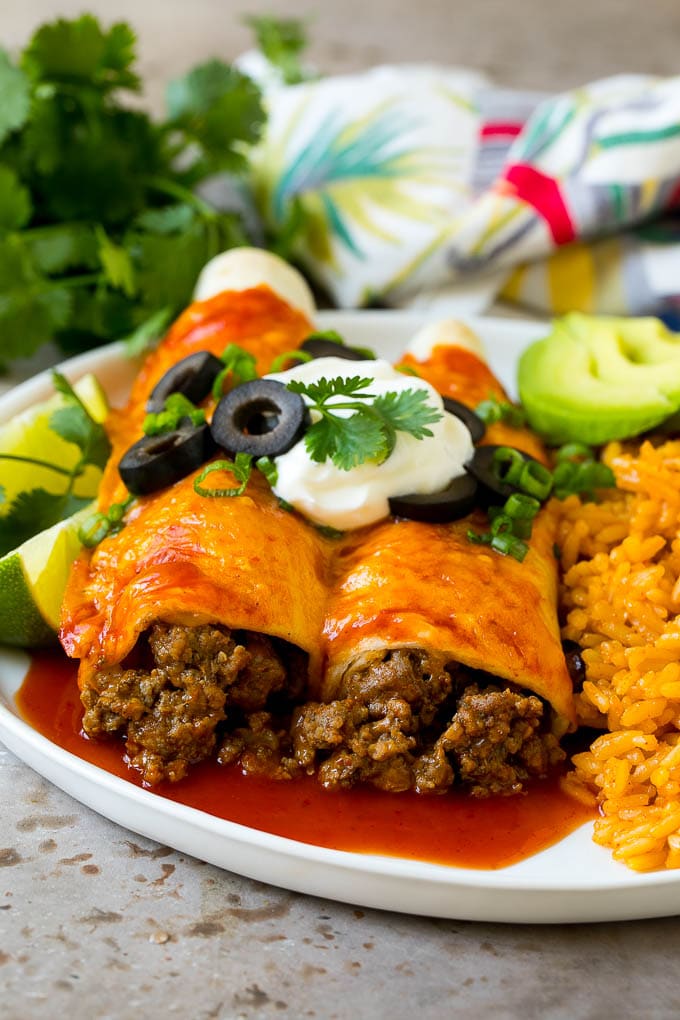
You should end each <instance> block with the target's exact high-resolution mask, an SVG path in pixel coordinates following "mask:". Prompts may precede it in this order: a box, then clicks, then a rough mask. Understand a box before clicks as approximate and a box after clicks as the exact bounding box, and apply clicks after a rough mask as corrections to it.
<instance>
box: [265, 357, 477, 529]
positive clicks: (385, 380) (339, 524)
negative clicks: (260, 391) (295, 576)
mask: <svg viewBox="0 0 680 1020" xmlns="http://www.w3.org/2000/svg"><path fill="white" fill-rule="evenodd" d="M358 374H361V375H362V376H363V377H365V378H370V379H371V386H370V387H369V388H368V392H370V393H373V394H375V395H376V396H378V395H382V394H385V393H393V392H399V391H401V390H413V389H422V390H425V391H426V392H427V395H428V399H427V402H428V404H429V405H430V406H431V407H433V408H436V409H437V410H439V411H441V412H442V417H441V418H440V419H439V421H437V422H434V423H433V424H431V425H429V426H428V428H429V429H430V430H431V431H432V433H433V435H432V437H431V438H429V437H426V438H425V439H415V438H414V437H413V436H411V435H409V434H408V433H406V432H397V440H396V445H395V447H394V450H393V451H392V453H391V454H390V456H389V457H388V458H387V460H385V461H383V463H382V464H372V463H364V464H360V465H359V466H358V467H355V468H352V470H351V471H342V470H341V469H340V468H338V467H336V466H335V464H333V463H332V461H330V460H326V461H324V462H323V463H322V464H317V463H316V462H315V461H313V460H312V459H311V457H310V456H309V454H308V453H307V450H306V448H305V444H304V440H301V441H300V442H298V443H296V444H295V446H293V447H292V449H290V450H289V451H288V453H284V454H282V455H281V456H280V457H277V458H276V467H277V471H278V480H277V482H276V485H275V486H274V492H275V493H276V495H277V496H279V497H280V498H281V499H283V500H285V501H286V502H287V503H290V504H291V505H292V506H294V507H295V508H296V510H299V511H300V513H302V514H304V515H305V516H306V517H308V518H309V519H310V520H312V521H314V522H315V523H317V524H323V525H326V526H328V527H331V528H337V529H338V530H339V531H347V530H349V529H350V528H361V527H363V526H364V525H366V524H373V523H374V521H379V520H381V519H382V518H384V517H387V516H388V515H389V512H390V510H389V504H388V499H389V498H390V497H391V496H404V495H406V494H408V493H416V492H417V493H431V492H439V491H440V490H441V489H443V488H444V487H445V486H446V485H448V483H449V482H450V481H451V480H452V479H453V478H457V477H459V476H460V475H463V474H464V473H465V467H464V465H465V463H466V462H467V461H468V460H469V459H470V458H471V457H472V454H473V443H472V439H471V437H470V433H469V432H468V430H467V428H466V427H465V425H464V424H463V423H462V421H460V419H458V418H456V417H455V416H454V415H452V414H448V413H447V412H446V411H444V405H443V401H442V398H441V397H440V395H439V394H438V393H437V391H436V390H435V389H434V387H433V386H430V384H429V383H428V382H426V381H425V380H424V379H419V378H417V377H416V376H410V375H404V373H403V372H398V371H397V370H396V369H395V368H393V367H392V365H390V364H389V362H387V361H382V360H377V361H361V362H356V361H347V360H346V359H344V358H317V359H315V360H314V361H310V362H307V363H306V364H302V365H296V366H295V367H294V368H291V369H289V370H288V371H286V372H277V373H275V374H273V375H269V376H267V377H266V378H268V379H276V380H278V381H279V382H282V383H288V382H291V381H292V380H294V379H295V380H300V381H302V382H305V383H311V382H317V381H318V380H319V379H321V378H323V377H325V378H326V379H334V378H337V377H338V376H341V377H342V378H343V379H348V378H351V377H352V376H356V375H358ZM343 399H344V398H342V397H339V398H338V400H339V401H342V400H343ZM330 403H331V401H329V404H330ZM351 413H352V412H351V411H338V415H340V414H342V415H343V417H347V416H349V415H350V414H351ZM312 414H313V416H314V412H312Z"/></svg>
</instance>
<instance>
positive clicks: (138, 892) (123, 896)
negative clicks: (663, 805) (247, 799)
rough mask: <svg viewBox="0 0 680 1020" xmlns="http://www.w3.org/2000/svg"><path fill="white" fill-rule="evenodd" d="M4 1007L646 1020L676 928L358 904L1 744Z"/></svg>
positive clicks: (294, 1018)
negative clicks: (121, 804)
mask: <svg viewBox="0 0 680 1020" xmlns="http://www.w3.org/2000/svg"><path fill="white" fill-rule="evenodd" d="M0 802H1V803H2V819H1V823H0V835H1V838H0V876H1V877H0V1017H2V1018H3V1020H53V1018H54V1017H60V1016H64V1017H69V1018H71V1020H80V1018H83V1020H84V1018H87V1020H138V1018H139V1016H140V1015H143V1016H145V1017H149V1018H151V1020H154V1018H156V1017H182V1018H187V1020H228V1018H233V1017H238V1018H244V1020H260V1018H262V1020H267V1018H274V1017H280V1018H284V1020H285V1018H290V1020H302V1018H306V1017H317V1018H323V1020H333V1018H337V1020H354V1018H373V1017H390V1018H396V1020H398V1018H401V1017H407V1016H408V1017H410V1016H412V1015H413V1012H414V1010H417V1014H418V1016H419V1017H422V1018H423V1020H430V1018H432V1020H435V1018H437V1020H441V1018H444V1017H447V1016H455V1017H456V1018H457V1020H479V1018H480V1017H486V1016H493V1017H494V1018H498V1020H503V1018H513V1017H522V1018H523V1020H533V1018H542V1020H543V1018H550V1020H575V1018H592V1020H596V1018H600V1017H602V1018H604V1017H607V1018H609V1017H612V1016H617V1015H618V1016H620V1017H641V1016H648V1017H654V1018H655V1020H661V1018H665V1017H668V1018H670V1017H675V1016H678V1014H679V1013H680V989H679V988H678V983H677V980H676V977H675V964H676V959H677V951H676V947H677V943H676V941H675V939H676V938H677V937H678V935H679V934H680V921H678V920H675V919H665V920H658V921H636V922H629V923H627V924H601V925H582V924H580V925H571V926H561V927H537V926H533V925H532V926H526V927H525V926H513V925H498V924H475V923H471V922H462V921H442V920H431V919H427V918H418V917H407V916H403V915H400V914H390V913H383V912H380V911H375V910H361V909H358V908H354V907H351V906H346V905H343V904H338V903H331V902H329V901H326V900H320V899H314V898H312V897H307V896H302V895H298V894H297V893H290V892H286V891H284V890H281V889H275V888H273V887H270V886H266V885H262V884H261V883H259V882H253V881H250V880H247V879H243V878H239V877H238V876H236V875H232V874H229V873H228V872H225V871H220V870H219V869H217V868H214V867H211V866H210V865H207V864H202V863H201V862H200V861H197V860H193V859H192V858H189V857H186V856H185V855H183V854H180V853H176V852H175V851H173V850H171V849H170V848H169V847H165V846H158V845H157V844H155V843H152V842H151V841H149V840H147V839H144V838H142V837H140V836H136V835H134V834H132V833H129V832H126V831H125V830H124V829H121V828H119V827H118V826H116V825H113V824H112V823H111V822H108V821H106V820H105V819H103V818H100V817H99V816H98V815H96V814H94V813H93V812H91V811H89V810H88V809H86V808H83V807H82V806H81V805H80V804H78V803H77V802H76V801H74V800H72V799H71V798H70V797H67V796H66V795H65V794H63V793H61V792H60V791H59V790H57V789H55V788H54V787H53V786H51V785H50V784H49V783H47V782H45V781H44V780H42V779H41V778H40V777H39V776H37V775H36V774H35V773H33V772H31V771H30V770H29V769H27V768H25V767H24V766H23V765H21V764H19V762H17V760H16V759H15V758H14V757H13V756H12V755H11V754H10V753H9V752H7V751H2V750H0Z"/></svg>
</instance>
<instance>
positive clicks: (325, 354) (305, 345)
mask: <svg viewBox="0 0 680 1020" xmlns="http://www.w3.org/2000/svg"><path fill="white" fill-rule="evenodd" d="M300 347H301V349H302V350H303V351H306V352H307V354H311V355H312V357H313V358H344V359H345V360H346V361H375V358H371V357H370V356H369V354H368V353H367V352H366V351H360V350H358V349H357V348H356V347H348V346H347V345H346V344H338V343H335V341H333V340H324V338H323V337H320V336H319V337H316V336H311V337H309V338H308V339H307V340H304V341H303V342H302V343H301V344H300Z"/></svg>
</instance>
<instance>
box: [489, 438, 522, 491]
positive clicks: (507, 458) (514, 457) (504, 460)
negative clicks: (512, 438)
mask: <svg viewBox="0 0 680 1020" xmlns="http://www.w3.org/2000/svg"><path fill="white" fill-rule="evenodd" d="M525 463H526V461H525V460H524V457H523V456H522V454H521V453H520V452H519V450H515V449H514V448H513V447H512V446H499V447H498V449H497V450H496V451H495V453H494V455H493V461H492V470H493V473H494V474H495V476H496V478H497V479H498V481H499V482H504V483H506V484H507V485H518V483H519V480H520V478H521V477H522V469H523V468H524V465H525Z"/></svg>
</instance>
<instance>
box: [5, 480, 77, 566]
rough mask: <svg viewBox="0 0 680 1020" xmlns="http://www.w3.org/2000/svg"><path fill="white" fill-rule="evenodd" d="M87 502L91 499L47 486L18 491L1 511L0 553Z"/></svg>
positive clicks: (69, 514)
mask: <svg viewBox="0 0 680 1020" xmlns="http://www.w3.org/2000/svg"><path fill="white" fill-rule="evenodd" d="M90 502H91V500H90V499H85V498H81V497H79V496H73V495H71V494H70V493H54V492H48V491H47V490H46V489H31V490H30V491H28V492H20V493H19V495H18V496H16V497H15V498H14V500H13V501H12V502H11V503H10V505H9V507H8V508H7V509H6V510H5V512H4V513H2V514H0V556H4V555H5V554H6V553H8V552H11V551H12V549H16V548H17V546H19V545H22V543H24V542H26V541H28V539H29V538H32V537H33V535H37V534H38V532H40V531H44V530H45V529H46V528H51V527H52V525H53V524H57V523H58V522H59V521H63V520H65V518H67V517H70V516H71V515H72V514H74V513H76V511H77V510H81V509H82V508H83V507H84V506H87V505H88V503H90Z"/></svg>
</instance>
